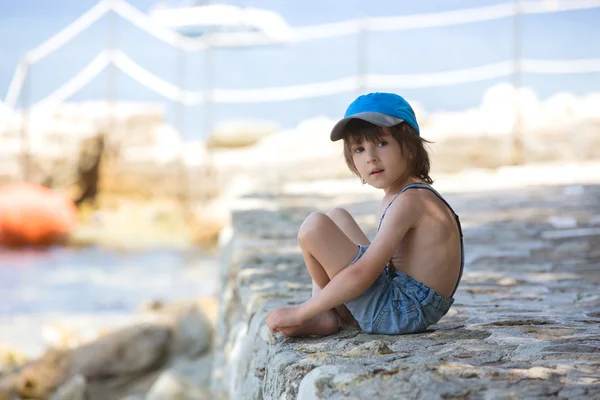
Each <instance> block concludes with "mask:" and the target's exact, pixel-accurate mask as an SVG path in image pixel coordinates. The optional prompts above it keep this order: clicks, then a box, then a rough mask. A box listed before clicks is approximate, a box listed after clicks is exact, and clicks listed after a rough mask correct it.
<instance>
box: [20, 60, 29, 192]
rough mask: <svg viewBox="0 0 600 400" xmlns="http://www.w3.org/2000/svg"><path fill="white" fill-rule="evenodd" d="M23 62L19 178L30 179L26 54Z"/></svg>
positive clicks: (27, 62)
mask: <svg viewBox="0 0 600 400" xmlns="http://www.w3.org/2000/svg"><path fill="white" fill-rule="evenodd" d="M21 63H22V64H23V71H24V72H23V73H24V77H23V89H22V92H21V163H20V164H21V179H22V180H24V181H29V180H30V179H31V159H30V154H29V153H30V148H29V144H30V143H29V112H30V109H29V108H30V102H31V78H30V75H31V69H30V64H29V61H28V59H27V56H25V57H24V58H23V61H21Z"/></svg>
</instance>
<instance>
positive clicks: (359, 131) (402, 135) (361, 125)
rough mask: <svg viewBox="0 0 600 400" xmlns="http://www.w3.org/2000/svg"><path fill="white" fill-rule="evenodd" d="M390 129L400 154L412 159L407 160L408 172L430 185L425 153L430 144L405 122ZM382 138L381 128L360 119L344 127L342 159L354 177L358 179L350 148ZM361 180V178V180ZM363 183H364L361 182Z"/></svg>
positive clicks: (431, 181) (427, 157) (430, 180)
mask: <svg viewBox="0 0 600 400" xmlns="http://www.w3.org/2000/svg"><path fill="white" fill-rule="evenodd" d="M389 129H390V132H391V134H392V137H393V138H394V139H395V140H396V141H397V142H398V143H399V144H400V149H401V151H402V154H400V156H402V157H404V156H405V154H410V155H412V157H409V159H408V165H409V172H410V174H411V175H413V176H416V177H417V178H419V179H422V180H423V181H424V182H426V183H429V184H432V183H433V179H431V177H430V176H429V168H430V163H429V153H428V152H427V148H426V146H427V144H428V143H431V142H429V141H428V140H425V139H423V138H422V137H420V136H419V135H418V134H417V132H415V130H414V129H413V128H412V127H411V126H410V125H408V124H407V123H405V122H402V123H400V124H398V125H395V126H393V127H391V128H389ZM383 136H384V132H383V128H381V127H380V126H377V125H374V124H372V123H370V122H367V121H364V120H362V119H353V120H351V121H350V122H348V124H347V125H346V128H345V129H344V157H345V158H346V164H347V165H348V168H350V171H352V173H354V175H356V176H358V177H359V178H360V174H359V173H358V169H357V168H356V165H354V159H353V158H352V146H356V145H357V144H360V143H362V142H363V141H369V142H377V141H379V140H381V138H382V137H383ZM361 179H362V178H361ZM363 183H364V182H363Z"/></svg>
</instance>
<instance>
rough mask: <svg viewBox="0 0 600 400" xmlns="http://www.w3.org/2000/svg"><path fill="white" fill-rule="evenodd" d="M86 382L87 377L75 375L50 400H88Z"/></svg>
mask: <svg viewBox="0 0 600 400" xmlns="http://www.w3.org/2000/svg"><path fill="white" fill-rule="evenodd" d="M86 399H87V394H86V382H85V377H83V376H81V375H75V376H73V377H72V378H71V379H69V380H68V381H67V382H65V383H64V384H63V385H61V386H60V387H59V388H58V390H57V391H56V393H54V394H53V395H52V396H50V400H86Z"/></svg>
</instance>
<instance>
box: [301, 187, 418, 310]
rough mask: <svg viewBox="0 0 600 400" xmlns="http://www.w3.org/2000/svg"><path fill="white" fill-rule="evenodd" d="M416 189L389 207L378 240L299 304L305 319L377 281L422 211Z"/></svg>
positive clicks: (345, 299) (350, 297)
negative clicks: (355, 260) (315, 292)
mask: <svg viewBox="0 0 600 400" xmlns="http://www.w3.org/2000/svg"><path fill="white" fill-rule="evenodd" d="M422 212H423V211H422V205H421V202H420V201H419V198H418V196H417V193H416V191H409V192H405V193H403V194H402V195H401V196H399V197H398V198H397V199H396V201H394V203H393V204H392V205H391V206H390V208H389V209H388V211H387V213H386V216H385V218H384V219H383V223H382V225H381V228H380V230H379V232H378V233H377V236H376V237H375V240H374V241H373V243H372V244H371V245H370V246H369V249H368V250H367V251H366V252H365V254H364V255H363V256H362V257H361V258H360V259H359V260H358V261H357V262H356V263H354V264H353V265H350V266H349V267H347V268H345V269H343V270H342V271H340V272H339V273H338V274H337V275H336V276H334V277H333V279H331V281H329V283H328V284H327V285H326V286H325V287H324V288H323V290H321V291H320V292H319V293H318V294H316V295H315V296H313V297H311V298H310V299H309V300H308V301H306V302H305V303H303V304H302V305H301V306H300V309H301V316H302V320H308V319H310V318H312V317H314V316H315V315H317V314H319V313H320V312H322V311H326V310H330V309H332V308H334V307H337V306H339V305H340V304H343V303H345V302H347V301H350V300H352V299H354V298H355V297H358V296H359V295H360V294H361V293H363V292H364V291H365V290H366V289H367V288H368V287H369V286H371V285H372V284H373V282H375V280H376V279H377V277H378V276H379V274H380V273H381V271H382V270H383V268H384V267H385V265H386V264H387V263H388V261H389V260H390V259H391V257H392V255H393V254H394V251H395V250H396V249H397V247H398V245H399V244H400V242H401V241H402V239H403V238H404V236H405V235H406V232H408V230H409V229H411V228H412V227H414V226H416V224H417V223H418V222H419V220H420V218H421V214H422Z"/></svg>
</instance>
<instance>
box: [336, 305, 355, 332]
mask: <svg viewBox="0 0 600 400" xmlns="http://www.w3.org/2000/svg"><path fill="white" fill-rule="evenodd" d="M335 312H336V313H337V315H338V317H339V320H340V321H339V323H340V326H353V327H356V328H359V327H360V325H359V324H358V321H357V320H356V319H355V318H354V316H353V315H352V313H351V312H350V310H348V308H347V307H346V306H345V305H343V304H342V305H341V306H338V307H336V308H335Z"/></svg>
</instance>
